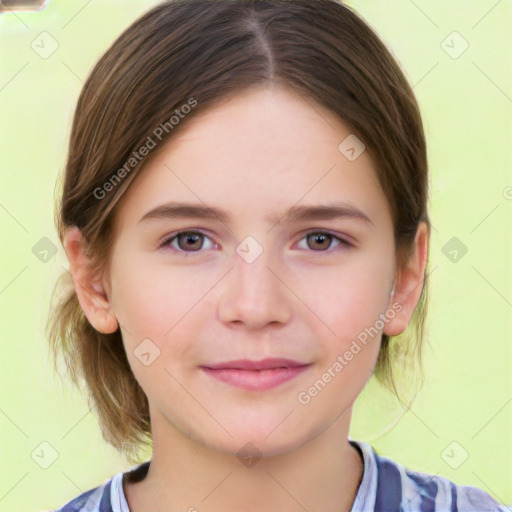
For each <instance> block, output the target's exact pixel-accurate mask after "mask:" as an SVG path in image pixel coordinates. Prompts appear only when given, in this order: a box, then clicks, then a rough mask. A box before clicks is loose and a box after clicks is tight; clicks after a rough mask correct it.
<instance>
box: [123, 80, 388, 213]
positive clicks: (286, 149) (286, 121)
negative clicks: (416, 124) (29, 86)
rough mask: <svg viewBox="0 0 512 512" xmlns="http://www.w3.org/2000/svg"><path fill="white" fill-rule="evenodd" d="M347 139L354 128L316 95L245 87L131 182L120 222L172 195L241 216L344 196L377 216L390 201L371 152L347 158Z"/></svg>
mask: <svg viewBox="0 0 512 512" xmlns="http://www.w3.org/2000/svg"><path fill="white" fill-rule="evenodd" d="M347 137H354V135H353V134H352V133H351V130H350V127H348V126H347V125H345V124H344V123H343V122H342V121H341V120H339V119H338V118H337V116H335V115H334V114H333V113H332V112H330V111H329V110H327V109H325V108H324V107H322V106H321V105H319V104H318V103H316V102H314V101H313V100H311V99H310V98H307V99H306V98H305V97H302V96H301V95H298V94H296V93H294V92H290V91H289V90H286V89H281V88H275V87H274V88H258V89H254V90H250V91H248V92H244V93H241V94H239V95H237V96H235V97H233V98H230V99H229V100H227V101H225V102H222V103H221V104H219V105H218V106H215V107H213V108H210V109H209V110H207V111H205V112H202V113H199V114H198V115H197V116H196V117H194V118H193V119H191V120H190V124H188V125H187V126H186V127H184V129H183V130H182V131H180V132H178V133H177V135H176V136H175V137H173V138H171V139H170V140H169V141H167V142H165V144H166V146H165V147H164V148H162V150H161V152H160V153H159V154H158V155H157V156H156V158H155V159H154V160H153V161H152V162H151V163H150V164H149V165H148V166H146V168H144V169H143V171H142V172H141V174H140V175H139V176H137V179H136V180H135V181H134V183H132V185H131V187H130V190H129V191H128V193H127V197H125V198H124V201H123V207H122V209H121V210H120V212H119V217H120V222H121V223H124V222H129V223H134V222H137V221H138V220H140V218H141V216H142V215H144V213H145V212H146V211H147V210H148V208H149V207H152V206H153V207H154V206H157V205H158V204H163V203H164V202H168V201H170V200H174V201H183V202H192V201H193V202H196V203H203V205H207V206H211V207H218V208H222V209H224V210H226V209H227V210H230V211H232V212H235V213H236V215H237V218H238V219H239V220H240V221H241V220H243V218H244V217H246V216H249V215H252V216H260V217H261V218H263V217H267V218H268V217H269V214H270V215H272V214H276V215H277V214H278V213H279V212H280V211H282V210H283V209H284V208H285V207H290V206H292V205H294V204H298V203H307V204H312V203H323V204H325V203H333V202H339V201H344V202H346V203H351V204H353V205H355V204H358V205H359V206H361V207H362V208H366V209H367V210H368V211H369V213H370V214H371V215H378V214H379V210H388V206H387V202H386V200H385V197H384V195H383V192H382V190H381V188H380V185H379V183H378V180H377V175H376V171H375V168H374V166H373V162H372V160H371V158H370V156H369V154H368V152H366V151H363V152H362V153H361V154H360V155H359V156H358V157H357V158H356V159H355V160H350V159H348V158H347V157H346V155H345V154H344V153H343V152H342V151H341V150H340V144H342V143H344V141H345V140H347ZM348 140H352V139H350V138H349V139H348ZM343 147H344V146H343V144H342V148H343ZM356 149H359V148H356ZM380 213H382V212H380Z"/></svg>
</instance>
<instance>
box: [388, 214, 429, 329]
mask: <svg viewBox="0 0 512 512" xmlns="http://www.w3.org/2000/svg"><path fill="white" fill-rule="evenodd" d="M428 244H429V228H428V226H427V225H426V224H425V223H424V222H420V223H419V225H418V229H417V231H416V236H415V238H414V248H413V249H412V251H411V254H410V255H409V257H408V259H407V261H405V262H404V263H403V264H402V265H401V267H400V268H399V269H398V270H397V273H396V278H395V285H394V288H393V291H392V293H391V295H390V298H389V305H388V307H389V308H393V310H395V311H397V314H396V315H395V316H394V317H393V318H392V319H391V320H390V321H389V322H388V323H387V324H386V326H385V328H384V331H383V332H384V334H387V335H388V336H396V335H398V334H400V333H402V332H404V331H405V329H406V328H407V325H408V324H409V322H410V320H411V317H412V315H413V313H414V309H415V308H416V305H417V304H418V301H419V300H420V296H421V291H422V289H423V281H424V278H425V268H426V265H427V257H428ZM393 304H394V307H393V306H392V305H393ZM398 305H400V306H401V307H400V308H399V307H397V306H398Z"/></svg>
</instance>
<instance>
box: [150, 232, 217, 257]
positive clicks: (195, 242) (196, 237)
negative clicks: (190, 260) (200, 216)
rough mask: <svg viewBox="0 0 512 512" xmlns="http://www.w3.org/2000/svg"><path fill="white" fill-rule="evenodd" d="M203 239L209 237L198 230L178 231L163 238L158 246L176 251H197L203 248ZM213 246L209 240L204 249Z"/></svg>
mask: <svg viewBox="0 0 512 512" xmlns="http://www.w3.org/2000/svg"><path fill="white" fill-rule="evenodd" d="M205 239H208V240H210V237H208V236H207V235H205V234H204V233H201V232H200V231H180V232H179V233H176V234H174V235H171V236H169V237H167V238H165V239H164V240H163V241H162V243H161V244H160V245H159V247H161V248H163V249H165V248H172V249H173V250H175V251H177V252H184V253H187V252H199V251H200V250H201V249H203V248H204V241H205ZM212 247H213V243H212V242H210V247H206V249H211V248H212Z"/></svg>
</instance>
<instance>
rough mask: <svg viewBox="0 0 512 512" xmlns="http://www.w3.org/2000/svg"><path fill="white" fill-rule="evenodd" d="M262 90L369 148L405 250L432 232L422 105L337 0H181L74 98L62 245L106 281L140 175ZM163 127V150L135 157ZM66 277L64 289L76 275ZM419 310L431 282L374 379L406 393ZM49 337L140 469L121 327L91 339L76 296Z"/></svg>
mask: <svg viewBox="0 0 512 512" xmlns="http://www.w3.org/2000/svg"><path fill="white" fill-rule="evenodd" d="M268 84H276V85H277V84H278V85H281V86H284V87H288V88H289V89H290V90H293V91H296V92H298V93H299V94H301V95H302V96H303V97H304V98H310V99H312V100H314V101H316V102H318V103H319V104H321V105H323V106H324V107H327V108H328V109H329V110H330V111H332V112H333V113H335V114H336V115H337V116H338V117H339V118H340V119H341V120H342V121H343V122H345V123H346V124H347V125H348V126H350V127H351V129H352V131H353V133H355V134H357V136H358V137H359V138H360V139H361V140H362V141H363V142H364V144H365V146H366V149H367V151H369V153H370V155H371V157H372V159H373V162H374V164H375V168H376V172H377V174H378V178H379V182H380V184H381V186H382V189H383V191H384V193H385V195H386V197H387V199H388V202H389V205H390V208H391V211H392V216H393V221H394V226H395V243H396V247H397V250H398V252H397V254H402V253H404V252H403V249H405V250H410V249H411V247H412V245H413V242H414V236H415V234H416V230H417V227H418V224H419V222H420V221H423V222H425V223H426V224H427V226H428V227H430V225H429V220H428V216H427V195H428V171H427V155H426V144H425V137H424V133H423V127H422V121H421V116H420V112H419V109H418V105H417V103H416V100H415V97H414V94H413V91H412V89H411V87H410V85H409V84H408V82H407V79H406V78H405V76H404V74H403V73H402V71H401V69H400V67H399V65H398V64H397V62H396V61H395V59H394V58H393V57H392V55H391V53H390V52H389V51H388V50H387V48H386V46H385V45H384V44H383V43H382V42H381V40H380V39H379V38H378V36H377V35H376V34H375V33H374V32H373V31H372V29H371V28H370V27H369V26H368V25H367V24H366V23H365V22H364V21H363V20H362V19H361V18H359V17H358V16H357V15H356V14H355V13H354V12H353V11H352V10H351V9H350V8H349V7H347V6H345V5H343V4H342V3H340V2H338V1H336V0H314V1H312V0H215V1H205V0H176V1H169V2H164V3H162V4H160V5H158V6H156V7H154V8H153V9H151V10H150V11H149V12H148V13H146V14H145V15H143V16H142V17H141V18H140V19H138V20H136V21H135V22H134V23H133V24H132V25H131V26H130V27H128V28H127V29H126V30H125V31H124V33H123V34H121V36H120V37H119V38H118V39H117V40H116V41H115V42H114V43H113V45H112V46H111V47H110V49H109V50H108V51H107V52H106V53H105V54H104V55H103V56H102V57H101V59H100V60H99V61H98V63H97V64H96V66H95V67H94V69H93V70H92V72H91V74H90V76H89V78H88V79H87V81H86V83H85V85H84V87H83V90H82V92H81V94H80V97H79V99H78V104H77V107H76V112H75V116H74V120H73V126H72V132H71V138H70V144H69V154H68V160H67V163H66V167H65V173H64V182H63V190H62V194H61V196H60V197H59V202H58V204H57V205H56V212H55V215H56V224H57V229H58V232H59V236H60V239H61V242H62V241H63V237H64V234H65V231H66V229H67V228H69V227H71V226H76V227H78V228H79V229H80V230H81V233H82V235H83V237H84V240H85V241H86V243H87V249H88V254H89V256H90V258H91V261H92V264H91V268H93V269H95V270H97V271H99V272H100V273H102V274H103V275H104V276H107V281H108V275H109V274H108V273H109V266H110V255H111V249H112V244H113V240H114V216H115V213H116V211H117V209H118V207H119V205H120V204H121V203H120V202H121V200H122V198H123V197H124V196H125V195H126V192H127V190H128V189H129V188H130V185H131V183H132V182H133V180H134V179H135V178H136V176H137V175H138V174H139V173H140V172H141V171H142V170H143V169H144V167H145V166H146V165H148V164H149V163H150V162H151V161H152V159H153V158H154V157H155V155H156V154H158V152H159V151H160V150H161V149H162V147H164V146H165V142H166V141H167V140H169V139H170V138H172V136H173V134H175V133H177V132H178V131H179V130H182V129H183V127H185V126H187V123H188V122H189V121H190V119H192V118H193V117H194V116H196V115H197V114H198V113H200V112H204V111H205V110H206V109H209V108H211V107H212V106H214V105H215V104H216V103H218V102H221V101H222V100H225V99H227V98H228V97H231V96H234V95H237V94H239V93H240V92H243V91H246V90H248V89H249V88H251V87H256V86H262V85H268ZM186 105H188V107H187V108H185V106H186ZM173 118H174V120H173ZM158 129H160V131H157V132H156V133H158V134H159V135H160V137H159V140H158V144H157V145H156V147H155V148H154V149H152V150H151V151H150V152H149V154H147V156H145V157H144V158H143V159H142V160H141V161H140V162H139V161H135V160H134V156H133V155H134V152H135V151H138V150H139V148H141V147H143V146H147V145H148V141H149V139H148V137H150V138H152V139H153V140H155V139H156V138H157V137H156V135H155V131H156V130H158ZM160 138H161V140H160ZM123 170H124V172H123ZM404 254H405V253H404ZM63 279H68V283H69V282H70V279H69V274H64V275H63V276H62V277H61V280H63ZM61 280H59V282H58V283H57V285H56V287H55V291H57V289H58V288H59V283H60V281H61ZM425 313H426V281H425V283H424V286H423V291H422V294H421V298H420V301H419V304H418V306H417V307H416V310H415V313H414V316H413V319H412V325H411V326H410V327H409V328H408V329H407V330H406V331H405V333H403V334H402V335H400V336H397V337H392V338H388V336H386V335H383V336H382V344H381V350H380V353H379V356H378V361H377V365H376V367H375V376H376V378H377V379H378V380H379V382H381V383H382V384H384V385H387V386H389V387H391V388H392V389H393V390H394V392H395V393H396V395H397V396H398V397H399V393H398V390H397V388H396V380H395V379H396V376H397V375H398V374H399V372H400V371H402V370H409V371H411V373H410V374H408V376H409V377H411V375H412V376H415V375H419V376H421V380H422V363H421V346H422V341H423V336H424V333H423V329H424V318H425ZM48 336H49V340H50V346H51V349H52V352H53V355H54V357H55V362H56V361H57V356H58V355H59V354H62V355H63V356H64V360H65V364H66V367H67V369H68V371H69V374H70V377H71V378H72V380H73V382H74V383H75V384H76V385H77V386H80V382H81V380H84V381H85V384H86V387H87V389H88V392H89V396H90V400H92V402H93V405H94V406H95V407H96V408H97V414H98V417H99V421H100V426H101V429H102V432H103V435H104V437H105V439H106V440H107V441H108V442H109V443H111V444H112V445H114V446H115V447H116V448H117V449H118V450H120V451H122V452H123V453H125V455H127V456H128V457H129V458H130V459H131V460H136V457H134V455H136V454H137V453H138V450H139V449H140V448H141V447H143V446H146V447H148V446H150V445H151V426H150V418H149V410H148V402H147V398H146V396H145V394H144V392H143V391H142V389H141V388H140V386H139V384H138V382H137V381H136V380H135V377H134V375H133V373H132V371H131V369H130V366H129V364H128V360H127V357H126V353H125V350H124V346H123V341H122V337H121V332H120V330H119V329H118V330H117V331H116V332H115V333H113V334H102V333H100V332H98V331H96V330H95V329H94V328H93V327H92V326H91V325H90V323H89V322H88V320H87V318H86V317H85V315H84V313H83V311H82V309H81V307H80V304H79V302H78V299H77V295H76V293H75V291H74V288H72V287H70V289H69V290H68V292H67V293H65V294H64V295H63V296H61V298H60V301H59V302H58V303H56V304H55V305H54V306H52V309H51V311H50V316H49V320H48ZM416 363H419V370H420V372H419V374H417V373H416V372H412V369H413V366H415V365H416ZM408 386H410V382H408Z"/></svg>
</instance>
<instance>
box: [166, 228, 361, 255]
mask: <svg viewBox="0 0 512 512" xmlns="http://www.w3.org/2000/svg"><path fill="white" fill-rule="evenodd" d="M183 233H191V234H196V235H202V236H204V237H206V238H209V239H211V240H212V244H213V245H215V246H217V247H218V245H219V244H217V243H216V242H215V241H214V240H213V238H212V236H211V235H209V234H208V232H207V230H204V229H201V228H197V229H195V228H189V229H181V230H178V231H174V232H172V233H169V234H167V235H165V236H164V237H163V238H162V239H161V241H160V242H158V249H162V250H169V251H172V252H174V253H176V254H179V255H184V256H186V255H190V254H195V253H202V252H205V251H204V250H202V249H199V250H197V251H184V250H180V249H176V248H174V247H171V246H170V245H169V244H170V243H171V242H172V241H173V240H174V239H176V238H177V237H178V236H179V235H181V234H183ZM313 234H324V235H328V236H331V237H332V238H333V239H334V240H337V241H338V242H339V244H338V245H337V246H335V247H334V248H332V247H329V248H328V249H326V250H323V251H322V250H320V251H315V250H313V249H309V250H308V249H300V250H303V251H306V252H312V253H317V254H324V255H328V254H331V253H333V252H334V251H335V250H336V247H339V246H342V247H343V248H345V249H349V248H352V247H355V246H356V243H355V241H354V240H353V238H352V237H350V236H349V235H346V234H341V233H339V234H338V233H333V232H332V231H331V230H329V229H322V228H316V229H315V228H313V229H308V230H306V231H304V232H302V233H300V234H299V237H300V238H299V240H298V242H297V243H300V242H301V241H302V240H304V239H305V238H307V237H308V236H309V235H313Z"/></svg>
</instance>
